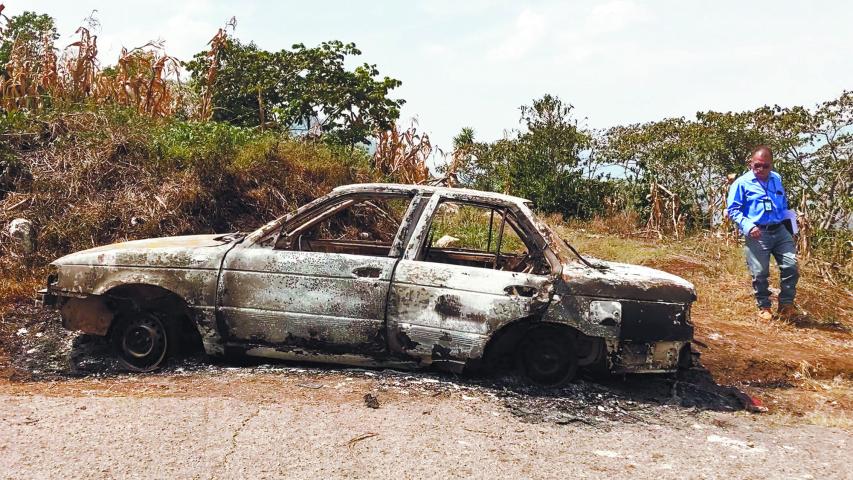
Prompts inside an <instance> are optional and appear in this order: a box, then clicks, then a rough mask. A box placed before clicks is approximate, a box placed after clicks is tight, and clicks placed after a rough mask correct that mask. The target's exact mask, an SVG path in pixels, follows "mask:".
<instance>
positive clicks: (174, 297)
mask: <svg viewBox="0 0 853 480" xmlns="http://www.w3.org/2000/svg"><path fill="white" fill-rule="evenodd" d="M101 296H102V297H103V298H104V299H106V302H107V304H108V305H110V307H111V310H112V311H113V314H114V316H115V317H118V316H119V315H122V314H128V313H131V312H133V311H156V312H157V314H158V315H160V316H161V317H163V319H164V320H165V321H167V322H171V323H173V324H174V326H175V327H177V332H178V333H179V334H180V336H181V338H180V340H181V342H180V343H181V347H182V348H181V350H187V349H190V350H196V349H200V348H201V345H202V344H201V335H202V333H203V330H202V328H201V326H200V319H199V318H198V314H197V312H195V311H194V310H193V309H192V308H191V306H190V303H189V302H188V301H187V299H186V298H184V297H183V296H182V295H180V294H178V293H176V292H174V291H172V290H170V289H168V288H165V287H163V286H160V285H154V284H149V283H126V284H121V285H116V286H113V287H112V288H110V289H109V290H106V291H105V292H104V293H103V294H102V295H101ZM114 324H115V318H114V319H113V321H112V322H111V325H110V330H111V329H112V326H113V325H114Z"/></svg>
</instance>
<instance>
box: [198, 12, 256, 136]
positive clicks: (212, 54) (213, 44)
mask: <svg viewBox="0 0 853 480" xmlns="http://www.w3.org/2000/svg"><path fill="white" fill-rule="evenodd" d="M236 26H237V19H236V18H235V17H231V19H230V20H228V22H226V23H225V27H223V28H220V29H219V31H217V32H216V35H214V36H213V38H211V39H210V41H209V42H207V44H208V45H210V50H208V51H207V53H206V56H207V60H208V62H210V65H209V66H208V67H207V76H206V77H205V80H204V90H203V91H202V93H201V105H200V106H199V110H198V116H199V119H200V120H209V119H210V117H211V116H212V115H213V84H214V83H215V82H216V75H217V74H218V72H219V57H220V55H219V53H220V52H221V51H222V50H223V49H224V48H225V46H226V45H227V44H228V33H227V32H228V28H229V27H230V28H231V30H232V31H233V30H234V28H235V27H236ZM259 95H260V93H259ZM259 101H260V99H259ZM261 125H263V122H261Z"/></svg>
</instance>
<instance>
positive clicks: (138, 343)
mask: <svg viewBox="0 0 853 480" xmlns="http://www.w3.org/2000/svg"><path fill="white" fill-rule="evenodd" d="M116 322H117V323H116V325H115V326H114V328H113V332H112V337H113V350H114V351H115V353H116V357H117V358H118V361H119V362H120V363H121V364H122V366H124V367H125V368H127V369H128V370H132V371H135V372H150V371H152V370H156V369H158V368H160V367H161V366H163V364H164V363H165V361H166V358H167V357H168V354H169V351H170V349H171V348H172V343H173V342H175V341H176V338H175V335H174V334H173V332H172V331H171V329H169V328H168V325H167V324H166V322H164V321H163V320H162V319H161V318H160V317H158V316H157V315H156V314H154V313H152V312H133V313H131V314H125V315H122V316H120V317H119V318H117V319H116Z"/></svg>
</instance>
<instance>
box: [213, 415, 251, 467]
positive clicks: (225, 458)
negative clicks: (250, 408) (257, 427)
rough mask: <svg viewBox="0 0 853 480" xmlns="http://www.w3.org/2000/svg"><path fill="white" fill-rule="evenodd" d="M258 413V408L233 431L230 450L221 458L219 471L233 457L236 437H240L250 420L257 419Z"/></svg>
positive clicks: (235, 448) (235, 449)
mask: <svg viewBox="0 0 853 480" xmlns="http://www.w3.org/2000/svg"><path fill="white" fill-rule="evenodd" d="M259 413H261V407H260V406H259V407H258V408H256V409H255V411H254V412H252V413H250V414H249V415H247V416H246V418H244V419H243V420H242V421H241V422H240V424H239V425H237V428H235V429H234V432H233V433H232V434H231V449H229V450H228V452H226V453H225V455H224V456H223V457H222V464H221V465H220V466H219V468H220V469H224V468H225V467H227V466H228V458H229V457H230V456H231V455H233V454H234V452H235V451H237V437H238V436H239V435H240V433H241V432H242V431H243V429H244V428H246V425H247V424H248V423H249V422H251V421H252V419H254V418H255V417H257V416H258V414H259Z"/></svg>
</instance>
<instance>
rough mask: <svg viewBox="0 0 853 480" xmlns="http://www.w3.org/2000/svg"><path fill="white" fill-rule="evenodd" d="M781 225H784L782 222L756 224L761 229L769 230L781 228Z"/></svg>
mask: <svg viewBox="0 0 853 480" xmlns="http://www.w3.org/2000/svg"><path fill="white" fill-rule="evenodd" d="M781 226H782V224H781V223H768V224H767V225H756V227H758V228H760V229H761V230H767V231H768V232H772V231H773V230H776V229H777V228H779V227H781Z"/></svg>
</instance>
